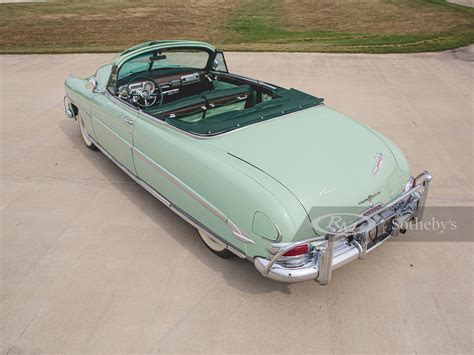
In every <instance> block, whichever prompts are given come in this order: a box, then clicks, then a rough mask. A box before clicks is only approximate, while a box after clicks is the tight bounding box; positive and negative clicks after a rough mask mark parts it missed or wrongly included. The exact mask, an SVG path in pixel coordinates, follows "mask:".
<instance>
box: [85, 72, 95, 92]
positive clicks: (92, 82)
mask: <svg viewBox="0 0 474 355" xmlns="http://www.w3.org/2000/svg"><path fill="white" fill-rule="evenodd" d="M97 84H98V83H97V80H96V78H95V77H94V76H92V77H90V78H89V80H87V83H86V88H87V90H90V91H91V92H97Z"/></svg>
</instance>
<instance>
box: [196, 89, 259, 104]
mask: <svg viewBox="0 0 474 355" xmlns="http://www.w3.org/2000/svg"><path fill="white" fill-rule="evenodd" d="M251 92H252V88H251V87H250V86H249V85H240V86H235V87H233V88H228V89H214V90H209V91H204V92H203V93H202V94H201V96H202V97H203V98H205V99H206V101H207V103H208V104H209V103H212V101H216V100H220V99H224V98H226V97H232V96H242V97H243V96H245V95H247V96H249V95H250V93H251Z"/></svg>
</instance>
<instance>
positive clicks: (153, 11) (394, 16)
mask: <svg viewBox="0 0 474 355" xmlns="http://www.w3.org/2000/svg"><path fill="white" fill-rule="evenodd" d="M152 39H195V40H203V41H207V42H210V43H212V44H214V45H216V46H217V47H219V48H222V49H225V50H242V51H243V50H251V51H306V52H360V53H394V52H424V51H436V50H443V49H450V48H456V47H460V46H464V45H468V44H471V43H474V9H473V8H468V7H464V6H459V5H454V4H451V3H447V2H446V1H444V0H317V1H316V0H259V1H250V0H199V1H198V0H193V1H186V0H158V1H151V0H150V1H133V2H129V1H106V2H105V1H104V2H84V1H55V2H40V3H14V4H0V53H71V52H118V51H121V50H123V49H125V48H127V47H130V46H132V45H134V44H137V43H140V42H144V41H148V40H152Z"/></svg>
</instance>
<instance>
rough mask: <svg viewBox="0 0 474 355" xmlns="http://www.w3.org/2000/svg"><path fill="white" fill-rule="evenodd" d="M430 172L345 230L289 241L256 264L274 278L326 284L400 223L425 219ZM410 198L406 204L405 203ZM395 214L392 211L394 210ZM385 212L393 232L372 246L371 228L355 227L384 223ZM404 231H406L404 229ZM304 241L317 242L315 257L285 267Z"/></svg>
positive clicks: (305, 242) (423, 174) (258, 259)
mask: <svg viewBox="0 0 474 355" xmlns="http://www.w3.org/2000/svg"><path fill="white" fill-rule="evenodd" d="M431 178H432V177H431V174H429V173H428V172H427V171H424V172H422V173H421V174H420V175H418V176H417V177H416V178H415V186H414V187H413V188H412V189H410V190H408V191H407V192H404V193H402V194H401V195H400V196H398V197H397V198H396V199H395V200H394V201H392V202H390V203H389V204H387V205H385V206H384V207H383V208H381V209H380V210H377V211H375V212H373V213H371V214H370V215H368V216H364V218H362V217H361V219H359V220H357V221H355V222H354V223H352V224H351V225H350V226H347V227H346V228H345V229H344V230H339V231H331V233H328V234H326V235H324V236H320V237H315V238H311V239H306V240H302V241H298V242H294V243H289V244H286V245H284V246H283V247H281V248H279V250H278V252H276V253H275V254H274V256H273V257H271V258H268V259H267V258H263V257H256V258H255V259H254V263H255V267H256V268H257V270H258V271H259V272H260V273H261V274H262V275H263V276H265V277H268V278H270V279H272V280H276V281H282V282H300V281H308V280H316V281H317V282H318V283H320V284H321V285H326V284H328V283H329V281H330V280H331V274H332V271H334V270H336V269H338V268H339V267H341V266H343V265H345V264H347V263H349V262H351V261H353V260H355V259H364V258H365V255H366V254H367V253H368V252H370V251H372V250H374V249H375V248H377V247H378V246H380V245H381V244H382V243H383V242H384V241H386V240H388V239H389V238H390V237H391V236H395V235H397V234H398V233H399V232H400V228H401V226H403V225H404V224H405V223H406V222H408V221H410V220H412V219H416V220H419V219H422V218H423V213H424V207H425V202H426V198H427V196H428V189H429V184H430V181H431ZM405 201H407V203H406V204H402V202H403V203H404V202H405ZM392 211H393V213H390V212H392ZM384 212H386V214H390V218H389V219H390V221H391V222H390V223H392V227H393V228H391V232H390V234H389V235H386V236H384V237H383V239H382V240H381V241H378V242H377V244H375V245H373V246H372V247H371V248H369V247H368V245H369V239H370V238H369V231H370V230H369V229H366V230H364V229H363V228H362V229H357V228H356V227H357V226H359V225H362V224H363V223H364V222H365V221H367V220H368V219H369V220H371V221H373V223H372V224H370V223H369V225H371V228H370V229H372V228H373V226H378V225H380V224H381V223H384V222H387V219H381V218H380V215H381V214H382V213H384ZM354 230H357V233H352V234H353V235H356V234H357V236H358V237H357V238H348V235H352V234H348V232H347V231H354ZM402 231H403V230H402ZM302 244H314V245H317V246H318V247H317V251H316V252H315V256H314V258H312V259H311V260H309V261H308V262H307V263H306V264H305V265H303V266H301V267H285V266H284V265H282V264H281V263H279V261H281V260H283V259H284V258H285V257H283V254H285V253H286V252H288V251H289V250H291V249H293V248H295V247H296V246H298V245H302Z"/></svg>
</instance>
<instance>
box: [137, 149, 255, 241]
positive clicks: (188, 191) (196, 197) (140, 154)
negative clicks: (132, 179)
mask: <svg viewBox="0 0 474 355" xmlns="http://www.w3.org/2000/svg"><path fill="white" fill-rule="evenodd" d="M132 149H133V151H134V153H137V154H136V155H137V156H138V157H139V158H140V159H142V160H143V161H144V162H145V163H146V164H148V165H149V166H151V167H152V168H153V169H154V170H156V171H157V172H158V173H159V174H161V175H162V176H164V177H165V178H167V179H168V180H169V181H171V182H172V183H173V184H174V185H176V186H177V187H178V188H179V189H181V190H182V191H183V192H185V193H186V194H188V195H189V196H190V197H192V198H193V199H194V200H196V201H197V202H199V203H200V204H201V205H202V206H203V207H205V208H206V209H207V210H208V211H210V212H211V213H212V214H214V215H215V216H216V217H217V218H219V219H220V220H221V221H223V222H224V223H226V224H227V225H228V226H229V227H230V229H231V230H232V234H233V235H234V236H235V237H236V238H237V239H238V240H240V241H241V242H244V243H247V244H249V243H252V244H253V243H255V242H254V241H253V240H252V239H251V238H250V237H249V236H247V235H246V234H245V233H244V232H243V231H241V230H240V229H239V228H238V227H237V226H236V225H235V223H233V222H232V221H231V220H230V219H229V218H228V217H227V216H226V215H225V214H224V213H222V212H221V211H220V210H219V209H217V207H215V206H214V205H212V204H211V203H210V202H209V201H207V200H206V199H205V198H203V197H202V196H201V195H199V194H198V193H197V192H196V191H194V190H193V189H191V188H190V187H189V186H187V185H186V184H184V183H183V182H182V181H181V180H179V179H178V178H176V177H175V176H174V175H173V174H171V173H170V172H169V171H168V170H166V169H165V168H164V167H162V166H161V165H159V164H157V163H156V162H155V161H154V160H153V159H151V158H150V157H149V156H148V155H146V154H145V153H143V152H142V151H141V150H139V149H137V148H136V147H133V148H132ZM134 156H135V154H134Z"/></svg>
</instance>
